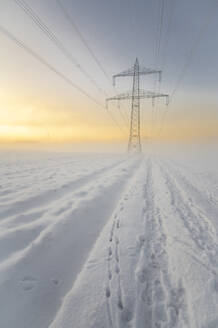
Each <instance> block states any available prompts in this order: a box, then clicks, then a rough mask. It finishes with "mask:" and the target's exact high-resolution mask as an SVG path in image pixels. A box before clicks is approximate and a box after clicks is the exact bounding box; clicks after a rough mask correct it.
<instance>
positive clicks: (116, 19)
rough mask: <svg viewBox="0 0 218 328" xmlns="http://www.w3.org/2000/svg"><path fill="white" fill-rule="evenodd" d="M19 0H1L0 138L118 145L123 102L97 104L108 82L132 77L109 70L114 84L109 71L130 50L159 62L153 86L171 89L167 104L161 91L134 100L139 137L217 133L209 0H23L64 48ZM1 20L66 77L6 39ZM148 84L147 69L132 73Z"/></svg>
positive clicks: (125, 127) (126, 112)
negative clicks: (159, 73)
mask: <svg viewBox="0 0 218 328" xmlns="http://www.w3.org/2000/svg"><path fill="white" fill-rule="evenodd" d="M58 1H59V2H60V3H61V5H62V8H63V7H64V8H65V10H66V11H67V13H68V15H69V16H70V17H71V19H72V21H73V22H74V24H75V25H74V27H73V26H72V25H71V24H70V22H69V21H68V20H67V18H66V15H65V14H64V12H63V11H62V8H61V7H60V5H59V3H58ZM23 2H24V1H23V0H17V1H15V0H1V2H0V27H1V28H0V49H1V51H0V63H1V74H0V143H1V145H2V146H4V145H5V144H19V143H22V144H23V143H29V144H30V143H59V144H62V143H77V144H78V145H81V144H82V143H88V144H89V143H92V142H93V143H96V142H97V143H104V144H109V143H117V144H120V143H123V144H124V145H126V143H127V141H128V134H129V117H130V108H131V103H130V102H129V101H124V102H122V103H120V108H118V106H117V104H116V103H114V104H111V106H110V107H109V109H108V111H107V110H106V109H105V107H104V105H105V98H106V97H110V96H113V95H114V93H115V91H116V92H118V93H121V92H125V91H126V90H131V88H132V80H131V78H129V77H128V78H123V79H118V80H117V87H116V90H114V89H113V87H112V83H111V81H110V78H111V77H112V75H113V74H116V73H119V72H121V71H123V70H125V69H128V68H130V67H131V66H132V65H133V64H134V61H135V58H136V57H138V59H139V63H140V65H141V66H144V67H149V68H154V69H161V70H162V71H163V80H162V83H161V85H160V91H161V92H163V93H166V94H169V95H170V105H169V106H168V107H166V106H165V102H164V101H163V100H161V99H160V100H159V101H158V102H156V104H155V107H152V104H151V101H150V100H149V99H145V100H143V101H142V102H141V134H142V140H143V141H146V140H173V141H174V140H175V141H176V140H201V139H205V140H210V139H211V138H216V137H218V97H217V90H216V88H217V85H218V61H217V58H218V41H217V37H216V34H217V33H216V31H217V30H218V21H217V19H216V17H217V15H218V1H215V0H209V1H205V0H183V1H179V0H110V1H108V0H92V1H87V0H80V1H77V0H57V1H56V0H38V1H34V0H25V2H26V3H27V4H28V5H29V6H30V7H31V8H32V10H33V11H34V12H35V14H37V16H38V17H39V18H40V19H41V20H42V21H43V23H44V24H46V26H47V27H48V28H49V29H50V31H52V33H53V35H54V36H55V38H56V39H58V40H59V41H60V42H61V44H62V45H63V46H64V48H65V50H67V53H68V57H66V56H64V54H63V53H62V52H61V51H60V49H58V48H57V47H56V46H55V45H54V43H52V42H51V40H49V39H48V38H47V36H46V35H45V34H44V33H43V32H42V31H41V30H40V29H39V27H38V26H37V25H36V24H35V23H34V22H33V20H32V19H31V18H30V17H29V16H28V15H27V14H26V13H25V12H24V11H23V10H22V9H21V7H20V6H19V4H21V3H23ZM75 26H76V28H77V31H76V30H75ZM2 27H3V28H4V29H6V30H7V31H9V32H10V33H11V34H12V35H13V36H14V37H16V38H17V39H18V40H19V41H21V42H23V43H24V44H25V45H26V46H27V47H28V48H30V49H32V50H33V51H34V53H36V54H37V55H38V56H40V58H43V60H45V61H46V63H48V64H49V65H50V66H52V68H55V70H56V71H58V72H60V73H61V74H63V75H64V77H66V78H67V79H69V80H70V81H71V83H72V84H71V85H70V84H69V83H67V82H66V80H64V79H63V76H62V77H61V76H59V75H58V74H56V73H55V72H54V71H53V70H51V69H50V68H48V67H47V66H46V65H45V64H43V63H42V62H41V61H40V60H38V59H37V58H35V57H33V56H32V55H30V53H28V52H27V51H25V50H24V49H23V48H21V47H18V46H17V44H16V43H15V42H14V41H13V40H10V39H8V37H7V36H6V35H5V33H2ZM78 31H79V33H80V36H79V35H78ZM81 35H82V37H83V40H85V42H86V45H88V47H89V49H91V51H92V53H94V56H95V57H96V58H97V60H98V62H99V63H100V65H101V67H103V70H104V72H105V74H104V73H103V70H101V69H100V67H99V65H97V64H96V61H95V60H94V59H93V56H92V55H91V54H90V51H88V50H87V47H86V46H85V45H84V43H83V42H82V40H81ZM69 54H70V55H69ZM69 57H70V58H69ZM78 65H79V67H78ZM69 80H68V81H69ZM111 80H112V79H111ZM155 85H156V90H158V88H159V87H157V83H156V82H155V76H143V77H141V80H140V86H141V88H144V89H146V90H151V91H152V90H154V88H155ZM78 88H79V89H80V91H81V90H82V92H80V91H79V90H78ZM84 93H85V94H84ZM87 93H88V96H87ZM90 97H91V98H93V99H90ZM96 102H97V103H96Z"/></svg>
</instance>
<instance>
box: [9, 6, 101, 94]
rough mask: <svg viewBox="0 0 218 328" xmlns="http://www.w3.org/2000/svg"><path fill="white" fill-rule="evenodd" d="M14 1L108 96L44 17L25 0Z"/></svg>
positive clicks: (98, 88)
mask: <svg viewBox="0 0 218 328" xmlns="http://www.w3.org/2000/svg"><path fill="white" fill-rule="evenodd" d="M14 2H15V3H16V4H17V5H18V6H19V7H20V8H21V9H22V10H23V11H24V12H25V13H26V15H27V16H28V17H29V18H30V19H32V21H33V22H34V23H35V24H36V25H37V26H38V27H39V28H40V30H41V31H42V32H43V33H44V34H45V35H46V36H47V37H48V38H49V40H50V41H51V42H52V43H53V44H54V45H55V46H56V47H57V48H58V49H59V50H60V51H61V52H62V53H63V55H64V56H65V57H66V58H67V59H68V60H69V61H70V62H71V63H72V64H74V65H75V66H76V68H78V69H79V70H80V72H81V73H82V74H83V75H84V76H85V77H86V78H87V79H88V80H89V81H90V82H91V83H92V84H93V85H95V87H96V88H97V90H98V91H99V92H101V93H103V94H104V96H107V93H106V92H105V91H104V90H103V89H102V88H101V87H100V86H99V85H98V84H97V82H96V81H95V80H94V79H93V78H92V76H91V75H90V74H89V73H88V72H87V71H86V70H85V69H84V68H83V67H82V66H81V64H79V62H78V61H77V59H76V58H75V57H74V56H73V55H72V53H71V52H70V51H69V50H68V49H67V48H66V47H65V46H64V45H63V43H62V42H61V41H60V40H59V39H58V38H57V37H56V35H55V34H54V33H53V32H52V31H51V29H49V27H48V26H47V25H46V24H45V23H44V22H43V21H42V19H41V18H40V17H39V16H38V15H37V14H36V13H35V12H34V11H33V9H32V8H31V7H30V6H29V5H28V4H27V3H26V2H25V1H24V0H14Z"/></svg>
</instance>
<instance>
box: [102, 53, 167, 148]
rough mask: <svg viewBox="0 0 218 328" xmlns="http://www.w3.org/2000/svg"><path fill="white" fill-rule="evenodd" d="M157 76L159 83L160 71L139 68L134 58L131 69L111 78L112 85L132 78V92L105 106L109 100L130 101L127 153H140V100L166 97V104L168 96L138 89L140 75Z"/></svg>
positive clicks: (113, 98) (118, 96)
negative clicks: (127, 77) (117, 81)
mask: <svg viewBox="0 0 218 328" xmlns="http://www.w3.org/2000/svg"><path fill="white" fill-rule="evenodd" d="M154 73H157V74H158V75H159V81H160V80H161V71H159V70H152V69H150V68H144V67H140V66H139V62H138V58H136V61H135V64H134V66H133V67H132V68H130V69H128V70H126V71H123V72H121V73H119V74H116V75H114V76H113V84H114V85H115V81H116V78H117V77H124V76H132V77H133V85H132V91H131V92H130V91H129V92H126V93H122V94H119V95H116V96H115V97H112V98H108V99H106V106H107V103H108V101H110V100H118V101H119V100H122V99H131V100H132V104H131V120H130V133H129V142H128V152H131V153H132V152H134V153H140V152H141V151H142V145H141V132H140V99H143V98H151V99H152V100H153V99H154V98H157V97H166V99H167V103H168V99H169V96H168V95H166V94H161V93H155V92H152V91H145V90H142V89H140V79H139V77H140V75H146V74H154Z"/></svg>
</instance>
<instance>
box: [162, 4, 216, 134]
mask: <svg viewBox="0 0 218 328" xmlns="http://www.w3.org/2000/svg"><path fill="white" fill-rule="evenodd" d="M214 3H216V1H214ZM215 15H216V11H215V10H213V8H211V11H210V12H209V14H208V16H207V17H206V19H205V21H204V24H203V25H202V26H201V28H200V30H199V33H198V35H197V37H196V39H195V41H194V43H193V46H192V48H191V49H190V52H189V53H188V54H187V55H186V59H185V63H184V65H183V68H182V70H181V72H180V74H179V76H178V79H177V81H176V83H175V87H174V88H173V91H172V93H171V96H170V101H169V107H168V109H167V110H166V112H165V114H164V116H163V118H162V123H161V130H160V134H161V132H162V131H163V128H164V123H165V120H166V116H167V114H168V113H169V111H170V105H171V103H172V99H173V97H174V96H175V94H176V92H177V91H178V89H179V87H180V86H181V83H182V81H183V79H184V77H185V74H186V72H187V69H188V67H189V65H190V64H191V62H192V59H193V57H194V55H195V53H196V50H197V48H198V46H199V45H200V43H201V40H202V39H203V37H204V34H205V33H206V31H207V29H208V27H209V25H210V24H211V22H212V20H213V17H214V16H215ZM160 134H159V135H160Z"/></svg>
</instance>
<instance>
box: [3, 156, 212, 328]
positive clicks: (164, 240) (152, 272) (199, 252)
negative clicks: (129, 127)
mask: <svg viewBox="0 0 218 328" xmlns="http://www.w3.org/2000/svg"><path fill="white" fill-rule="evenodd" d="M50 160H51V159H49V161H50ZM63 160H64V162H65V163H68V164H67V165H69V166H70V165H72V160H71V159H70V158H68V157H67V158H64V159H63ZM52 163H53V161H52ZM49 165H50V164H49ZM79 166H80V165H79V164H77V170H78V167H79ZM81 166H83V167H85V164H84V163H82V164H81ZM57 167H58V166H57V164H54V169H55V170H57ZM43 170H44V173H43V174H45V176H47V175H46V174H52V172H49V169H48V168H47V169H45V168H43ZM18 172H20V173H19V174H21V173H22V171H19V170H18ZM30 172H31V171H30ZM33 172H35V171H34V170H33ZM45 172H47V173H45ZM68 172H69V171H68ZM75 172H76V170H75ZM78 172H79V171H78ZM56 174H57V173H56ZM212 174H214V172H213V173H211V172H205V171H200V172H199V171H197V170H195V169H194V167H193V166H189V165H186V164H181V163H180V162H178V161H174V160H172V159H166V158H164V159H163V158H162V157H160V156H158V157H157V156H144V157H142V158H115V159H113V160H111V162H110V163H108V158H107V160H105V159H101V158H100V157H99V158H98V163H97V162H96V164H95V165H94V166H93V168H91V169H90V170H88V171H84V174H82V175H81V174H74V176H73V177H72V179H71V181H68V182H66V181H64V183H63V181H62V180H61V178H60V180H59V181H60V185H59V186H55V185H53V187H52V188H47V187H46V185H45V186H44V187H43V188H42V189H43V190H41V191H40V193H37V192H35V193H34V192H31V194H28V193H26V194H25V188H24V186H23V187H22V193H20V192H19V190H17V191H15V192H13V193H12V194H11V195H14V194H16V193H17V198H15V199H12V198H10V192H9V191H10V183H9V182H7V179H6V178H5V182H4V186H5V187H4V188H5V189H4V188H2V190H1V193H2V195H3V197H4V199H5V204H4V205H3V210H2V212H1V215H0V217H1V220H0V226H1V228H2V230H1V232H0V284H1V285H0V287H1V289H0V290H1V295H3V296H0V305H1V306H0V312H1V313H0V326H3V327H4V326H5V327H9V328H10V327H11V328H12V327H15V326H16V327H18V328H26V327H27V328H29V327H30V326H31V327H33V328H37V327H40V328H44V327H45V328H47V327H50V328H60V327H61V328H67V327H72V326H73V327H74V328H77V327H78V328H79V327H80V328H86V327H88V328H102V327H104V328H124V327H127V328H128V327H129V328H130V327H132V328H144V327H146V328H174V327H175V328H184V327H190V328H192V327H193V328H195V327H196V328H204V327H205V328H206V327H210V328H211V327H213V328H215V327H217V326H218V315H217V304H218V238H217V229H218V221H217V217H218V188H217V185H218V183H217V181H218V178H217V176H218V175H215V177H214V179H211V176H212ZM16 179H18V177H16ZM25 179H27V180H28V175H27V176H25ZM27 180H26V181H27ZM17 181H19V179H18V180H17ZM29 181H30V180H29ZM61 181H62V182H61ZM19 184H21V183H20V182H19V183H18V185H19ZM29 189H31V188H30V186H27V190H29ZM55 189H56V191H55ZM4 191H5V192H4ZM17 314H19V315H17Z"/></svg>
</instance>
